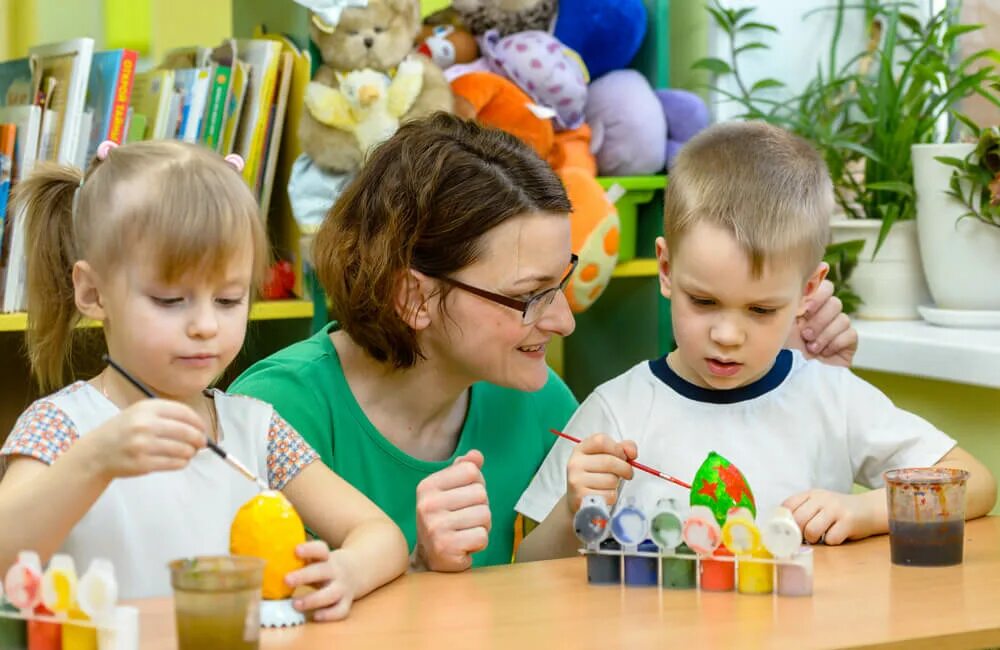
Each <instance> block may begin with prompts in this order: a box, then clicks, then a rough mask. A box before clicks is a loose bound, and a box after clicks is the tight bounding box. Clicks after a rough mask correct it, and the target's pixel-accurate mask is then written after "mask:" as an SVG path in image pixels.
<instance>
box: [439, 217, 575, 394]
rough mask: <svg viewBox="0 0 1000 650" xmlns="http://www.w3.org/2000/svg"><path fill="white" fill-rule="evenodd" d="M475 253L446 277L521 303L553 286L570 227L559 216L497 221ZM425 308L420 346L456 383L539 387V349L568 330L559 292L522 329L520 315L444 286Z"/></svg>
mask: <svg viewBox="0 0 1000 650" xmlns="http://www.w3.org/2000/svg"><path fill="white" fill-rule="evenodd" d="M481 244H482V253H481V255H480V257H479V259H478V260H477V261H476V262H474V263H473V264H470V265H469V266H467V267H465V268H463V269H461V270H459V271H456V272H455V273H454V274H452V275H451V276H450V277H451V278H452V279H453V280H457V281H459V282H462V283H464V284H467V285H469V286H472V287H476V288H478V289H483V290H486V291H489V292H493V293H496V294H501V295H503V296H507V297H510V298H515V299H517V300H522V301H528V300H530V299H531V298H532V297H533V296H536V295H537V294H539V293H541V292H543V291H546V290H548V289H552V288H553V287H557V286H559V283H560V281H561V280H562V279H563V278H564V277H565V275H566V273H567V271H568V270H569V266H570V256H571V250H570V223H569V219H568V218H567V216H566V215H563V214H549V213H535V212H533V213H527V214H525V215H522V216H519V217H516V218H513V219H509V220H508V221H505V222H504V223H502V224H500V225H499V226H497V227H496V228H494V229H493V230H491V231H490V232H488V233H486V234H485V235H484V236H483V238H482V242H481ZM444 302H445V303H446V307H447V314H445V313H443V312H442V310H441V305H440V303H437V304H435V305H434V306H433V308H432V309H433V314H434V316H433V322H432V326H431V327H429V328H428V329H427V330H425V331H424V337H423V338H424V340H422V341H421V347H422V349H423V350H424V352H425V354H426V355H427V357H428V360H430V361H432V362H434V363H437V364H439V365H440V366H441V367H442V368H443V369H444V370H445V371H446V372H449V371H450V372H453V373H454V376H455V377H458V378H462V379H464V380H470V381H472V382H476V381H488V382H491V383H493V384H497V385H500V386H507V387H510V388H516V389H519V390H526V391H534V390H538V389H540V388H541V387H542V386H544V385H545V382H546V381H547V379H548V365H547V364H546V362H545V349H546V346H547V344H548V342H549V341H550V340H551V339H552V337H553V336H567V335H568V334H570V333H571V332H572V331H573V328H574V327H575V326H576V323H575V321H574V320H573V314H572V313H571V312H570V309H569V304H568V303H567V302H566V298H565V296H564V295H563V293H562V292H561V291H560V292H557V293H556V295H555V298H554V299H553V300H552V302H551V304H550V305H549V306H548V308H546V309H544V311H542V312H541V315H540V316H539V317H538V319H537V320H535V321H534V322H532V323H529V324H526V323H525V322H524V317H523V315H522V312H521V311H518V310H516V309H513V308H511V307H508V306H505V305H501V304H499V303H497V302H494V301H492V300H489V299H488V298H484V297H482V296H479V295H476V294H474V293H471V292H468V291H465V290H463V289H461V288H458V287H452V288H451V291H450V293H449V294H448V296H447V297H446V298H445V301H444Z"/></svg>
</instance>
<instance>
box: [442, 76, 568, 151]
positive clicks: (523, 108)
mask: <svg viewBox="0 0 1000 650" xmlns="http://www.w3.org/2000/svg"><path fill="white" fill-rule="evenodd" d="M451 90H452V92H453V93H455V100H456V103H457V104H458V105H459V106H458V108H457V109H456V113H457V114H459V115H461V116H462V117H467V118H470V119H475V120H476V121H477V122H479V123H480V124H485V125H487V126H492V127H496V128H498V129H501V130H503V131H506V132H507V133H510V134H511V135H515V136H517V137H518V138H520V139H521V140H523V141H524V142H527V143H528V145H529V146H530V147H531V148H532V149H534V150H535V153H537V154H538V155H539V156H541V157H542V158H546V159H547V158H548V157H549V153H550V152H551V151H552V144H553V142H554V138H555V130H554V129H553V128H552V122H551V121H550V120H547V119H542V118H540V117H537V116H536V115H535V114H534V113H532V112H531V109H530V108H529V106H531V105H532V104H533V102H532V100H531V98H530V97H528V95H527V94H525V92H524V91H523V90H521V89H520V88H518V87H517V86H516V85H515V84H514V83H513V82H512V81H508V80H507V79H505V78H504V77H501V76H500V75H498V74H494V73H492V72H470V73H468V74H464V75H462V76H461V77H459V78H457V79H455V80H454V81H452V82H451ZM463 100H464V101H463Z"/></svg>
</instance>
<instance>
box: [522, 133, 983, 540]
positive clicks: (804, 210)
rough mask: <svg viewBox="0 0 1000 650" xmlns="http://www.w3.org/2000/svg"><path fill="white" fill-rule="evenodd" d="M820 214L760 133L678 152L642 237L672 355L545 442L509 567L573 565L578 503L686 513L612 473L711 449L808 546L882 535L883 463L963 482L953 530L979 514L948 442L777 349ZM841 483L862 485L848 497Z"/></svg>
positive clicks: (629, 475)
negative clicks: (648, 236) (529, 524)
mask: <svg viewBox="0 0 1000 650" xmlns="http://www.w3.org/2000/svg"><path fill="white" fill-rule="evenodd" d="M833 204H834V202H833V187H832V184H831V182H830V177H829V174H828V172H827V169H826V166H825V165H824V163H823V161H822V159H821V158H820V157H819V155H818V154H817V153H816V151H815V150H814V149H813V148H812V147H811V146H810V145H809V143H807V142H806V141H804V140H802V139H800V138H798V137H796V136H793V135H791V134H789V133H787V132H785V131H783V130H781V129H779V128H777V127H774V126H770V125H767V124H764V123H755V122H733V123H726V124H720V125H717V126H714V127H712V128H710V129H708V130H706V131H705V132H703V133H702V134H700V135H699V136H697V137H696V138H695V139H693V140H692V141H691V142H689V143H688V144H687V145H686V147H685V148H684V150H683V151H682V152H681V154H680V155H679V157H678V159H677V162H676V165H675V166H674V168H673V169H672V170H671V173H670V184H669V186H668V188H667V193H666V201H665V217H664V234H665V237H663V238H659V239H657V241H656V255H657V259H658V261H659V269H660V290H661V292H662V293H663V295H664V296H665V297H667V298H670V299H671V312H672V319H673V327H674V336H675V337H676V340H677V349H676V350H674V351H673V352H671V353H670V354H669V355H667V357H666V358H660V359H654V360H652V361H649V362H644V363H640V364H639V365H637V366H635V367H633V368H632V369H631V370H629V371H628V372H626V373H625V374H623V375H621V376H619V377H616V378H614V379H612V380H610V381H608V382H606V383H605V384H603V385H601V386H599V387H598V388H597V389H596V390H595V391H594V393H593V394H592V395H590V397H588V398H587V399H586V400H585V401H584V403H583V404H582V405H581V406H580V408H579V409H578V410H577V412H576V414H575V415H574V416H573V418H572V420H570V422H569V424H568V425H567V428H566V431H567V433H569V434H571V435H574V436H576V437H578V438H582V439H584V440H583V442H582V443H581V444H579V445H574V444H572V443H570V442H568V441H566V440H563V439H559V440H558V441H557V442H556V443H555V445H554V446H553V448H552V451H551V452H550V453H549V455H548V457H547V458H546V460H545V462H544V463H543V465H542V467H541V469H539V471H538V473H537V474H536V475H535V477H534V479H533V480H532V482H531V484H530V485H529V486H528V489H527V490H526V491H525V493H524V494H523V495H522V496H521V499H520V501H519V502H518V504H517V510H518V511H519V512H521V513H522V514H523V515H524V516H525V517H527V518H528V519H530V520H533V521H538V522H541V523H540V524H539V526H538V527H537V528H536V529H535V530H534V531H532V533H531V534H530V535H528V537H526V538H525V540H524V542H523V543H522V545H521V547H520V549H519V551H518V560H537V559H544V558H551V557H560V556H566V555H571V554H573V553H574V552H575V550H576V549H577V548H578V546H579V542H578V541H577V539H576V537H575V536H574V533H573V526H572V520H573V513H574V512H576V510H577V508H578V507H579V505H580V501H581V500H582V498H583V497H584V496H586V495H588V494H599V495H601V496H603V497H604V498H605V499H606V500H607V501H608V503H609V504H613V503H615V502H616V500H622V499H625V498H628V497H634V498H636V499H637V500H638V502H639V503H640V504H642V505H645V506H647V507H649V506H652V505H653V504H655V502H656V500H657V499H659V498H662V497H667V496H672V497H676V498H678V499H681V500H683V501H684V502H686V501H687V499H688V493H687V490H685V489H683V488H680V487H678V486H676V485H673V484H671V483H667V482H666V481H663V480H661V479H658V478H655V477H652V476H649V475H647V474H645V473H643V472H635V473H634V474H633V470H632V467H631V466H630V465H628V464H627V463H626V459H634V458H637V457H638V458H640V459H641V460H642V462H644V463H645V464H647V465H651V466H653V467H655V468H657V469H659V470H661V471H663V472H666V473H667V474H672V475H674V476H677V477H680V478H682V479H685V480H690V479H691V478H692V477H693V476H694V474H695V472H696V471H697V469H698V467H699V465H700V464H701V463H702V461H703V460H704V459H705V457H706V456H707V455H708V452H710V451H713V450H714V451H717V452H719V453H720V454H722V455H723V456H725V457H727V458H728V459H729V460H730V461H732V462H733V463H734V464H735V465H736V466H737V467H739V468H740V469H741V470H742V471H743V473H744V475H745V476H746V479H747V482H748V483H749V485H750V487H751V489H752V490H753V492H754V495H755V497H756V502H757V508H758V512H760V513H767V512H768V511H769V510H771V509H773V508H774V507H776V506H779V505H784V506H786V507H788V508H790V509H791V510H792V511H793V513H794V516H795V519H796V520H797V521H798V523H799V525H800V526H801V527H802V529H803V532H804V536H805V538H806V540H808V541H809V542H818V541H821V540H822V541H825V542H826V543H827V544H840V543H842V542H844V541H845V540H848V539H859V538H862V537H867V536H868V535H873V534H878V533H884V532H886V531H887V530H888V521H887V515H886V503H885V489H884V487H883V481H882V473H883V472H884V471H885V470H887V469H890V468H894V467H904V466H928V465H942V466H948V467H959V468H963V469H966V470H968V471H969V472H970V474H971V476H970V479H969V482H968V485H967V504H966V516H967V517H968V518H974V517H979V516H982V515H984V514H986V513H987V512H988V511H989V510H990V509H991V508H992V507H993V503H994V500H995V498H996V483H995V481H994V479H993V476H992V475H991V474H990V472H989V470H987V469H986V467H984V466H983V465H982V464H981V463H980V462H979V461H977V460H976V459H975V458H973V457H972V456H971V455H970V454H968V453H967V452H965V451H963V450H962V449H960V448H959V447H957V446H955V441H954V440H952V439H951V438H950V437H948V436H947V435H945V434H944V433H942V432H941V431H939V430H937V429H936V428H935V427H934V426H932V425H931V424H930V423H928V422H926V421H925V420H923V419H921V418H919V417H917V416H916V415H913V414H911V413H907V412H905V411H902V410H900V409H898V408H896V407H895V406H893V404H892V402H890V401H889V399H888V398H887V397H886V396H885V395H883V394H882V393H881V392H879V391H878V390H877V389H876V388H874V387H873V386H871V385H869V384H868V383H866V382H865V381H863V380H861V379H859V378H858V377H856V376H855V375H854V374H852V373H851V372H850V370H848V369H846V368H836V367H832V366H830V365H827V364H823V363H820V362H818V361H807V360H805V359H804V358H803V357H802V355H801V354H800V353H799V352H797V351H792V350H787V349H782V346H783V343H784V341H786V340H787V339H788V335H789V332H790V330H791V328H792V327H793V326H794V324H795V319H796V317H797V316H799V315H801V312H802V310H803V306H804V304H805V302H806V300H807V299H809V298H810V296H811V295H813V293H814V292H815V291H816V289H817V287H818V286H819V285H820V283H821V282H822V281H823V278H824V277H825V275H826V273H827V270H828V267H827V266H826V265H825V264H823V263H821V261H820V260H821V259H822V256H823V250H824V247H825V245H826V243H827V240H828V237H829V232H828V230H829V226H828V224H829V219H830V214H831V211H832V209H833ZM623 479H624V480H625V481H626V482H625V483H624V484H622V485H621V486H619V482H620V481H621V480H623ZM855 482H857V483H860V484H862V485H865V486H867V487H870V488H873V489H872V490H871V491H869V492H865V493H863V494H851V486H852V484H853V483H855ZM619 487H620V493H619Z"/></svg>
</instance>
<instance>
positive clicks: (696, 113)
mask: <svg viewBox="0 0 1000 650" xmlns="http://www.w3.org/2000/svg"><path fill="white" fill-rule="evenodd" d="M656 96H657V97H658V98H659V100H660V104H661V105H662V106H663V115H664V116H665V117H666V118H667V147H666V156H667V169H668V170H669V169H670V167H671V166H673V163H674V158H676V157H677V152H678V151H680V150H681V146H683V145H684V143H685V142H687V141H688V140H690V139H691V138H693V137H694V136H695V134H696V133H698V131H701V130H702V129H704V128H705V127H707V126H708V125H709V123H710V122H711V120H712V116H711V114H710V113H709V111H708V106H707V105H706V104H705V101H704V100H703V99H702V98H701V97H699V96H698V95H696V94H694V93H692V92H689V91H687V90H678V89H675V88H664V89H660V90H657V91H656Z"/></svg>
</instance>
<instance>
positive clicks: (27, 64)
mask: <svg viewBox="0 0 1000 650" xmlns="http://www.w3.org/2000/svg"><path fill="white" fill-rule="evenodd" d="M37 85H38V79H37V78H36V77H35V73H34V71H33V70H32V66H31V59H28V58H23V59H14V60H13V61H4V62H3V63H0V106H24V105H27V104H34V103H35V87H36V86H37Z"/></svg>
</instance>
